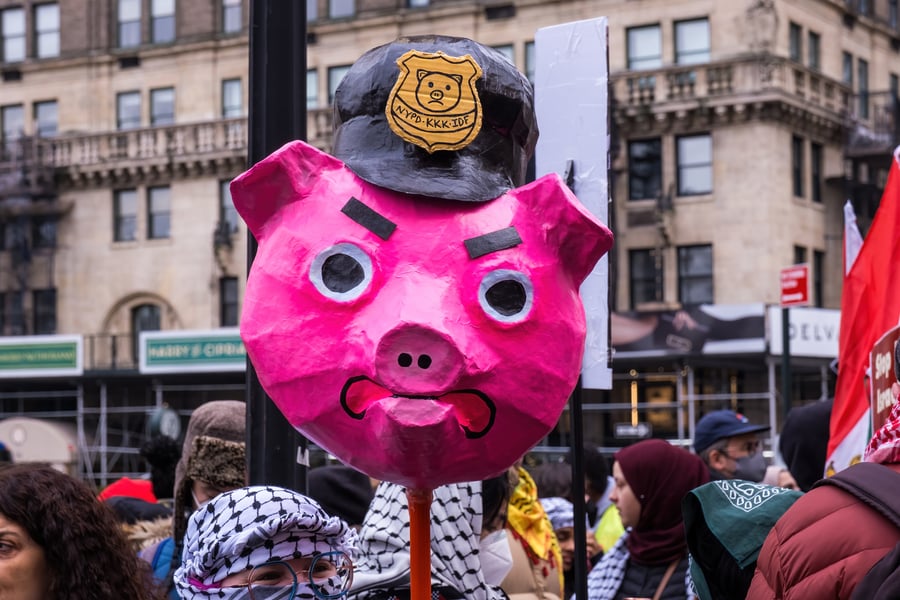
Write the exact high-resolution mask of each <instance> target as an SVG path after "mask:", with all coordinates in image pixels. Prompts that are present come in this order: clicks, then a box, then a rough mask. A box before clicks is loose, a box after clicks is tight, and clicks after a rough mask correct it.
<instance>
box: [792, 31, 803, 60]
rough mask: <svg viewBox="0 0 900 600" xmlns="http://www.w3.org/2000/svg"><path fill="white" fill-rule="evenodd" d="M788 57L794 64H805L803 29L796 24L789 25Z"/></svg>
mask: <svg viewBox="0 0 900 600" xmlns="http://www.w3.org/2000/svg"><path fill="white" fill-rule="evenodd" d="M788 56H789V57H790V59H791V60H792V61H794V62H798V63H799V62H803V29H802V28H801V27H800V26H799V25H797V24H796V23H791V24H790V25H788Z"/></svg>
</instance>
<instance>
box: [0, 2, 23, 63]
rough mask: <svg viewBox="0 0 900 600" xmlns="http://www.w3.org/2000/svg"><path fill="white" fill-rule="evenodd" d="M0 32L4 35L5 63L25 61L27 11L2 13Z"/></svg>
mask: <svg viewBox="0 0 900 600" xmlns="http://www.w3.org/2000/svg"><path fill="white" fill-rule="evenodd" d="M0 30H2V33H3V62H19V61H23V60H25V11H24V10H23V9H21V8H7V9H5V10H3V11H0Z"/></svg>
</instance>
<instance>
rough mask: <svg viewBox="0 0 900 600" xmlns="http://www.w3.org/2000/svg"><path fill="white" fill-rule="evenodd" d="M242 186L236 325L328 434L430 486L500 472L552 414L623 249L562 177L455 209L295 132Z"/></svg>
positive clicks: (355, 456) (235, 189)
mask: <svg viewBox="0 0 900 600" xmlns="http://www.w3.org/2000/svg"><path fill="white" fill-rule="evenodd" d="M470 43H473V42H470ZM481 68H484V65H481ZM430 72H432V73H433V72H434V70H432V71H430ZM349 76H350V75H349V74H348V77H349ZM432 78H433V80H435V81H441V82H447V80H448V75H447V74H446V73H445V74H444V76H443V78H442V77H436V76H432ZM449 79H452V78H449ZM526 83H527V82H526ZM383 106H384V105H382V107H383ZM466 135H471V133H467V134H466ZM479 135H480V134H479ZM444 139H446V136H445V138H444ZM398 172H399V171H398ZM472 176H473V177H474V176H477V173H472ZM375 177H377V174H376V175H375ZM417 177H419V174H417V173H416V172H409V173H408V178H409V179H410V180H412V181H415V180H416V178H417ZM423 187H428V186H427V185H426V184H425V183H423ZM232 196H233V198H234V202H235V206H236V207H237V209H238V211H239V212H240V214H241V215H242V217H243V218H244V220H245V221H246V223H247V225H248V227H249V228H250V230H251V231H252V232H253V234H254V236H255V237H256V239H257V240H258V242H259V249H258V252H257V254H256V257H255V260H254V262H253V265H252V269H251V272H250V275H249V278H248V281H247V290H246V295H245V300H244V307H243V314H242V317H241V336H242V338H243V340H244V344H245V346H246V348H247V352H248V355H249V356H250V359H251V360H252V362H253V365H254V367H255V369H256V372H257V374H258V376H259V379H260V382H261V384H262V386H263V388H264V389H265V390H266V392H267V393H268V394H269V395H270V396H271V397H272V399H273V400H274V401H275V403H276V404H277V405H278V407H279V409H280V410H281V411H282V412H283V413H284V415H285V416H286V417H287V419H288V421H289V422H290V423H292V424H293V425H294V426H295V427H297V428H298V429H299V430H300V431H301V432H302V433H303V434H304V435H306V436H307V437H308V438H309V439H311V440H312V441H314V442H315V443H316V444H318V445H319V446H321V447H322V448H324V449H325V450H327V451H328V452H330V453H332V454H334V455H335V456H337V457H338V458H339V459H340V460H342V461H343V462H345V463H346V464H349V465H351V466H353V467H355V468H357V469H359V470H361V471H363V472H365V473H367V474H368V475H370V476H372V477H375V478H378V479H384V480H388V481H392V482H395V483H399V484H402V485H406V486H408V487H414V488H422V489H431V488H434V487H436V486H438V485H442V484H446V483H453V482H461V481H472V480H478V479H484V478H487V477H490V476H493V475H496V474H497V473H499V472H501V471H502V470H503V469H505V468H507V467H508V466H509V465H510V464H512V463H513V462H514V461H515V460H516V459H518V458H519V457H520V456H521V455H523V454H524V453H525V452H526V451H527V450H528V449H529V448H530V447H531V446H532V445H534V444H535V443H536V442H537V441H539V440H540V439H541V438H542V437H543V436H545V435H546V434H547V433H548V432H549V431H550V430H551V429H552V428H553V426H554V425H555V424H556V421H557V419H558V418H559V415H560V413H561V412H562V409H563V407H564V406H565V403H566V401H567V399H568V397H569V394H570V393H571V391H572V389H573V388H574V386H575V384H576V381H577V378H578V373H579V370H580V366H581V356H582V351H583V345H584V336H585V319H584V310H583V308H582V304H581V301H580V298H579V296H578V287H579V285H580V283H581V282H582V280H583V279H584V278H585V277H586V276H587V274H588V273H589V272H590V270H591V269H592V268H593V266H594V264H595V263H596V262H597V260H599V258H600V257H601V256H602V255H603V254H604V253H605V252H606V251H607V250H608V249H609V247H610V245H611V243H612V235H611V233H610V232H609V230H608V229H607V228H606V227H604V226H603V225H602V224H601V223H600V222H599V221H597V220H596V219H595V218H594V217H593V216H592V215H591V214H590V213H588V212H587V211H586V210H585V209H584V208H583V207H582V205H581V203H580V202H579V201H578V200H577V199H576V198H575V197H574V196H573V195H572V193H571V192H570V191H569V190H568V189H567V188H566V187H565V186H564V185H563V184H562V182H561V181H560V179H559V177H558V176H556V175H548V176H546V177H543V178H541V179H539V180H538V181H535V182H534V183H531V184H528V185H525V186H522V187H519V188H516V189H511V190H509V191H507V192H506V193H501V194H500V195H499V196H498V197H496V198H494V199H491V200H489V201H485V202H480V201H479V202H458V201H453V200H447V199H443V198H435V197H427V196H424V195H422V196H413V195H410V194H408V193H403V192H398V191H395V190H393V189H389V186H385V185H374V184H373V183H370V182H369V181H366V180H364V179H362V178H361V177H360V176H358V175H357V174H356V173H354V171H353V170H351V169H350V168H349V167H348V166H347V165H346V164H345V163H344V162H343V161H341V160H339V159H338V158H335V157H333V156H330V155H328V154H326V153H324V152H321V151H319V150H317V149H315V148H313V147H311V146H309V145H307V144H305V143H303V142H293V143H290V144H288V145H286V146H284V147H283V148H281V149H280V150H278V151H276V152H275V153H273V154H272V155H271V156H269V157H267V158H266V159H265V160H263V161H261V162H259V163H258V164H256V165H255V166H254V167H252V168H251V169H250V170H249V171H247V172H246V173H244V174H243V175H241V176H240V177H238V178H237V179H235V181H234V182H233V183H232Z"/></svg>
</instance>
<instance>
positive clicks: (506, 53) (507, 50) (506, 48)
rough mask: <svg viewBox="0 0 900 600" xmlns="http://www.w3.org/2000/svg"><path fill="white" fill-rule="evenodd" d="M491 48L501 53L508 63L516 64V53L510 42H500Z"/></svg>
mask: <svg viewBox="0 0 900 600" xmlns="http://www.w3.org/2000/svg"><path fill="white" fill-rule="evenodd" d="M491 48H493V49H494V50H496V51H497V52H499V53H500V54H502V55H503V57H504V58H506V60H508V61H509V62H510V64H513V65H514V64H516V53H515V50H514V49H513V45H512V44H501V45H499V46H491Z"/></svg>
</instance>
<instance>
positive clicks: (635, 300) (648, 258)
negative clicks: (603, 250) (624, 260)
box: [628, 249, 663, 309]
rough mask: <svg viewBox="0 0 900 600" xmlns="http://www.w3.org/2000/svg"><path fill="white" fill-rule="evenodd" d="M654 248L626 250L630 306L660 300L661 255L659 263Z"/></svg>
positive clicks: (633, 306)
mask: <svg viewBox="0 0 900 600" xmlns="http://www.w3.org/2000/svg"><path fill="white" fill-rule="evenodd" d="M657 256H659V254H658V253H657V251H656V250H652V249H641V250H629V251H628V278H629V285H630V293H631V308H632V309H635V308H637V307H638V305H640V304H643V303H645V302H661V301H662V298H663V296H662V285H661V284H662V272H663V270H662V269H663V265H662V256H659V265H657V264H656V258H657Z"/></svg>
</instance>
